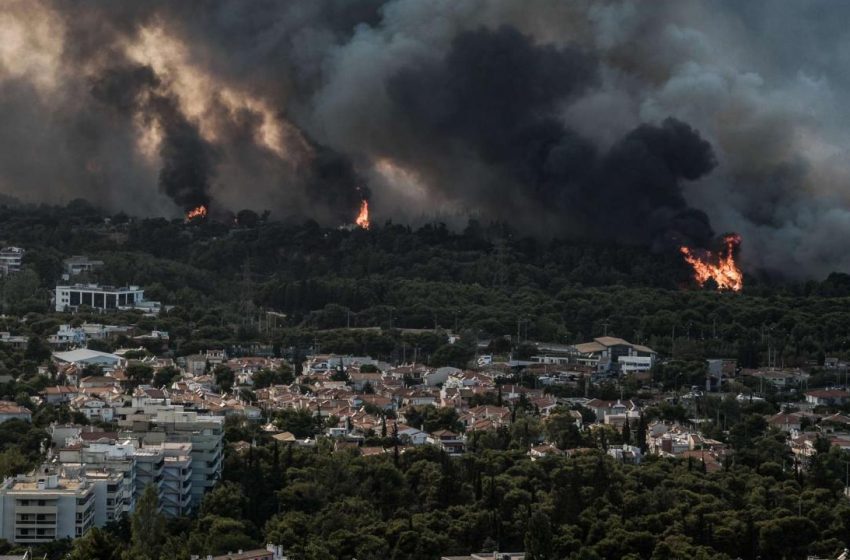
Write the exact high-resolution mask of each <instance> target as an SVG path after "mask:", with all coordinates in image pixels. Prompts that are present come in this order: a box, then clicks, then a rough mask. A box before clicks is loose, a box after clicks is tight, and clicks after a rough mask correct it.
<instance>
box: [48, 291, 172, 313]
mask: <svg viewBox="0 0 850 560" xmlns="http://www.w3.org/2000/svg"><path fill="white" fill-rule="evenodd" d="M54 303H55V304H56V311H76V310H77V309H79V308H80V306H83V305H85V306H88V307H91V308H93V309H97V310H100V311H110V310H116V309H120V310H128V309H141V310H142V311H145V312H147V313H158V312H159V309H160V305H159V302H156V301H146V300H145V291H144V290H143V289H142V288H140V287H138V286H127V287H122V288H116V287H113V286H100V285H98V284H71V285H59V286H56V292H55V295H54Z"/></svg>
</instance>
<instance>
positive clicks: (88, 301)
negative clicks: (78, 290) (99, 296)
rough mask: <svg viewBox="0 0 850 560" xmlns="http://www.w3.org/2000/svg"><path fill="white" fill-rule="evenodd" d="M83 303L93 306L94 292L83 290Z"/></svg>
mask: <svg viewBox="0 0 850 560" xmlns="http://www.w3.org/2000/svg"><path fill="white" fill-rule="evenodd" d="M81 301H82V303H83V305H88V306H89V307H91V304H92V293H91V292H83V296H82V298H81Z"/></svg>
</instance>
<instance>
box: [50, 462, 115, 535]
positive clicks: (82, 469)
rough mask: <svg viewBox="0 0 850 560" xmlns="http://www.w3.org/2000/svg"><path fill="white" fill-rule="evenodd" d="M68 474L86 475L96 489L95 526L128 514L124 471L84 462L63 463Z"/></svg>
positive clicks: (71, 475) (74, 475)
mask: <svg viewBox="0 0 850 560" xmlns="http://www.w3.org/2000/svg"><path fill="white" fill-rule="evenodd" d="M62 469H63V471H64V472H65V474H66V476H70V477H72V478H82V477H84V478H85V479H86V481H87V482H88V483H89V485H91V487H92V488H93V490H94V526H95V527H103V526H104V525H106V524H107V523H109V522H111V521H118V520H119V519H121V518H122V517H123V516H124V515H125V514H126V500H127V496H126V494H125V492H124V488H125V483H124V473H122V472H120V471H115V470H112V469H109V468H106V467H101V468H98V467H91V466H89V465H85V464H82V463H76V464H75V463H68V464H64V463H63V464H62Z"/></svg>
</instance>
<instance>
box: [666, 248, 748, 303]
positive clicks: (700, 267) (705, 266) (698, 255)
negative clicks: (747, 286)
mask: <svg viewBox="0 0 850 560" xmlns="http://www.w3.org/2000/svg"><path fill="white" fill-rule="evenodd" d="M740 246H741V236H740V235H738V234H736V233H731V234H728V235H726V236H724V237H723V247H722V248H721V249H720V250H718V251H709V250H707V249H692V248H690V247H684V246H683V247H680V248H679V251H681V253H682V255H683V256H684V258H685V261H687V263H688V264H690V265H691V267H692V268H693V270H694V280H696V282H697V284H699V285H700V286H705V285H706V283H707V282H708V281H709V280H713V281H714V283H715V285H716V286H717V289H718V290H732V291H733V292H740V291H741V290H742V289H743V288H744V275H743V274H742V273H741V269H740V268H739V267H738V263H737V262H735V255H736V254H737V252H738V249H739V248H740Z"/></svg>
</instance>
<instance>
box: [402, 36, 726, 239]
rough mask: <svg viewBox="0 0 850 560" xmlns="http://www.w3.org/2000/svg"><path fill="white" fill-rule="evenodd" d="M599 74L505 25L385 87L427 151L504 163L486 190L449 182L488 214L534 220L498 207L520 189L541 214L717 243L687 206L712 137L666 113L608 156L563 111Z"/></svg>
mask: <svg viewBox="0 0 850 560" xmlns="http://www.w3.org/2000/svg"><path fill="white" fill-rule="evenodd" d="M595 81H596V64H595V62H594V61H593V59H592V58H590V57H588V56H587V55H586V54H584V53H582V52H581V51H578V50H575V49H572V48H569V47H567V48H563V49H555V48H553V47H551V46H537V45H534V44H533V43H532V41H531V38H530V37H527V36H525V35H522V34H520V33H519V32H518V31H517V30H516V29H514V28H511V27H502V28H500V29H499V30H496V31H491V30H488V29H479V30H475V31H468V32H465V33H461V34H460V35H458V36H457V37H456V38H455V39H454V41H453V42H452V45H451V48H450V50H449V52H448V53H447V54H446V56H445V57H444V59H443V60H442V61H439V62H435V63H432V64H430V65H426V66H419V67H409V68H404V69H402V70H400V71H399V72H398V73H397V74H396V75H395V76H393V77H392V78H391V79H390V81H389V84H388V91H389V94H390V98H391V99H392V100H393V101H394V102H395V104H396V106H397V108H398V111H399V114H400V115H403V117H402V118H405V119H408V120H409V121H410V123H411V126H412V127H413V128H415V129H417V130H422V131H423V132H424V133H425V134H426V136H427V138H428V139H429V140H430V145H429V146H424V147H423V148H422V149H424V150H429V151H436V152H441V153H442V155H443V157H454V158H456V159H458V160H462V159H463V157H464V156H465V154H466V153H469V152H472V153H474V154H475V155H476V156H477V157H479V158H481V159H482V160H483V161H485V162H487V163H488V164H490V165H493V166H497V167H498V168H500V170H501V171H500V176H501V177H503V178H506V179H508V180H507V181H504V182H502V183H501V184H500V183H499V182H494V183H493V184H492V185H490V187H489V188H488V189H487V190H486V191H484V192H475V191H465V190H463V189H462V188H459V186H458V185H451V186H450V188H452V189H456V190H457V194H458V195H459V196H460V197H464V196H466V195H469V196H471V197H472V198H471V199H469V200H468V201H467V202H468V203H469V204H471V205H475V206H477V207H482V206H484V207H487V208H488V212H487V213H488V214H489V215H490V216H494V217H497V218H500V219H502V220H508V221H510V220H516V219H520V220H534V219H535V216H534V215H527V216H523V215H520V216H517V215H516V212H515V209H514V208H512V207H506V206H502V205H500V204H498V203H499V202H501V201H503V200H505V199H506V198H508V197H510V196H512V195H513V196H515V195H516V194H517V193H519V194H520V195H522V197H523V198H524V199H525V200H527V201H529V202H532V203H533V209H534V210H533V211H534V212H536V213H538V215H539V214H545V215H554V216H555V217H557V218H558V219H560V220H563V221H564V223H565V225H566V226H567V227H571V228H572V229H573V230H574V231H576V230H577V231H581V232H584V234H585V235H588V236H594V237H609V238H613V239H618V240H621V241H630V242H635V241H636V242H642V243H647V242H657V241H658V237H659V236H664V237H667V238H669V239H672V240H678V241H679V242H688V243H698V244H703V245H704V244H706V243H708V242H709V241H710V239H711V236H712V235H713V233H712V231H711V226H710V225H709V223H708V217H707V216H706V215H705V214H704V213H702V212H700V211H698V210H695V209H693V208H689V207H688V204H687V203H686V202H685V197H684V196H683V194H682V181H683V180H691V181H693V180H696V179H699V178H700V177H702V176H703V175H705V174H707V173H708V172H710V171H711V169H712V168H713V167H714V165H715V160H714V155H713V152H712V150H711V146H710V145H709V144H708V142H706V141H705V140H703V139H702V138H701V137H700V136H699V134H698V133H697V132H696V131H694V130H693V129H692V128H691V127H689V126H688V125H686V124H684V123H681V122H679V121H676V120H675V119H667V120H665V121H664V122H663V123H662V124H661V125H660V126H652V125H641V126H639V127H638V128H636V129H635V130H633V131H631V132H629V133H628V134H626V135H625V136H624V137H623V138H622V139H621V140H619V141H618V142H617V143H616V144H615V145H614V146H612V147H611V148H610V149H609V150H608V151H607V152H606V153H600V152H599V150H598V149H597V148H596V147H595V146H594V145H593V143H592V142H591V141H589V140H588V139H586V138H583V137H582V136H580V135H579V134H577V133H576V132H575V131H573V130H570V129H568V128H567V127H565V126H564V125H563V124H562V123H561V122H560V121H559V120H558V118H557V113H556V110H557V108H558V104H559V103H565V102H569V100H570V99H571V98H573V97H574V96H576V95H579V94H581V93H582V92H584V91H585V90H586V89H587V88H588V87H590V86H591V85H592V84H593V83H595ZM523 225H529V224H523ZM576 226H578V227H576ZM541 233H542V232H541ZM555 233H558V231H556V232H555Z"/></svg>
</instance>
